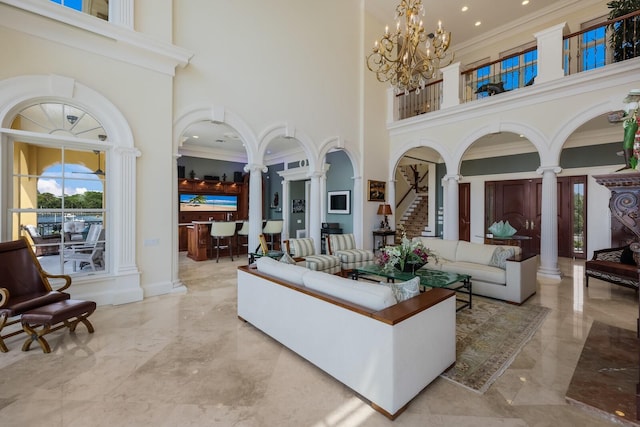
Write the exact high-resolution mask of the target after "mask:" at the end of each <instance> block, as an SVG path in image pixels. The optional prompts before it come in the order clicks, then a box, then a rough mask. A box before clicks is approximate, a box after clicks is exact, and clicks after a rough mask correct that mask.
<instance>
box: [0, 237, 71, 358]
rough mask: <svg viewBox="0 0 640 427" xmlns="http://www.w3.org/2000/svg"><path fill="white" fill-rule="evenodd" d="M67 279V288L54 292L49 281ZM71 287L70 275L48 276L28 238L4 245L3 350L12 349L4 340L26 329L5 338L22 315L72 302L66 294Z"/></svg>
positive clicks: (0, 279)
mask: <svg viewBox="0 0 640 427" xmlns="http://www.w3.org/2000/svg"><path fill="white" fill-rule="evenodd" d="M52 278H56V279H62V280H64V285H63V286H62V287H60V288H58V289H57V290H53V289H52V287H51V284H50V283H49V279H52ZM69 286H71V277H69V276H68V275H64V274H60V275H53V274H48V273H46V272H45V271H44V270H42V267H41V266H40V262H39V261H38V258H36V255H35V254H34V252H33V251H32V250H31V248H30V245H29V243H28V242H27V239H26V238H25V237H22V238H21V239H20V240H14V241H10V242H2V243H0V351H2V352H3V353H4V352H7V351H9V349H8V348H7V346H6V345H5V343H4V339H5V338H8V337H12V336H14V335H17V334H20V333H22V332H24V331H23V329H22V328H20V329H19V330H14V331H12V332H9V333H6V334H5V335H2V329H3V328H5V327H7V326H10V325H13V324H16V323H18V322H20V317H19V316H20V315H21V314H23V313H25V312H27V311H29V310H32V309H34V308H39V307H42V306H45V305H49V304H52V303H55V302H59V301H64V300H68V299H69V297H70V295H69V294H68V293H66V292H62V291H64V290H65V289H67V288H68V287H69Z"/></svg>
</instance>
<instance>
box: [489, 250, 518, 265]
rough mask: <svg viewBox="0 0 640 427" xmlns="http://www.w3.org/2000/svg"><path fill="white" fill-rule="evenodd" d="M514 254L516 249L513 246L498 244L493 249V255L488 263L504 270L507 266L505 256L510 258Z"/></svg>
mask: <svg viewBox="0 0 640 427" xmlns="http://www.w3.org/2000/svg"><path fill="white" fill-rule="evenodd" d="M515 254H516V250H515V249H514V248H504V247H502V246H498V247H497V248H495V250H494V251H493V255H492V256H491V260H490V261H489V265H491V266H493V267H498V268H501V269H503V270H504V269H506V268H507V258H511V257H512V256H514V255H515Z"/></svg>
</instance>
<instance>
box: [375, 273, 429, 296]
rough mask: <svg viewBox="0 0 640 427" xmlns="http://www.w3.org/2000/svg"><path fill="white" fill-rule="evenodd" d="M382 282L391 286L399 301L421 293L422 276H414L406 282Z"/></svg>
mask: <svg viewBox="0 0 640 427" xmlns="http://www.w3.org/2000/svg"><path fill="white" fill-rule="evenodd" d="M380 284H381V285H382V286H386V287H388V288H390V289H391V291H392V292H393V295H394V296H395V297H396V301H398V302H401V301H404V300H408V299H409V298H413V297H415V296H416V295H420V277H414V278H413V279H411V280H407V281H406V282H396V283H392V282H380Z"/></svg>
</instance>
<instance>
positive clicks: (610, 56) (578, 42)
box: [394, 10, 640, 120]
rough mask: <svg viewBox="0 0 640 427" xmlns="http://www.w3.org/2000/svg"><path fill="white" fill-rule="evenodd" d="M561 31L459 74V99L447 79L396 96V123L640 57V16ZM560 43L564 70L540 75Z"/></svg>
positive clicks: (546, 71) (637, 13)
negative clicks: (541, 61) (544, 56)
mask: <svg viewBox="0 0 640 427" xmlns="http://www.w3.org/2000/svg"><path fill="white" fill-rule="evenodd" d="M562 29H563V28H562V26H556V27H552V28H551V29H549V30H548V31H549V32H551V33H552V34H554V36H553V37H548V34H545V35H544V36H543V37H542V38H540V37H538V38H537V45H536V46H533V47H531V48H528V49H525V50H523V51H521V52H518V53H514V54H512V55H508V56H505V57H502V58H500V59H498V60H495V61H492V62H488V63H486V64H482V65H479V66H476V67H474V68H471V69H469V70H465V71H464V72H461V73H459V75H458V78H459V82H458V84H459V89H458V90H459V93H458V94H446V93H443V91H444V90H447V89H449V90H451V88H452V87H453V88H454V89H456V87H455V86H451V83H452V82H451V81H448V80H447V77H446V76H445V77H444V79H441V80H437V81H434V82H431V83H430V84H429V85H427V87H426V88H425V90H423V91H421V92H420V93H419V94H416V93H415V92H410V93H409V94H407V95H405V94H400V95H397V96H396V99H395V103H394V110H395V114H394V120H401V119H406V118H409V117H414V116H417V115H420V114H424V113H429V112H432V111H437V110H439V109H440V108H441V107H442V105H445V104H446V107H444V108H447V107H449V106H452V105H457V104H459V103H466V102H471V101H475V100H477V99H480V98H484V97H487V96H493V95H498V94H500V93H504V92H508V91H511V90H515V89H518V88H522V87H525V86H529V85H532V84H535V79H536V77H537V76H541V75H543V74H545V76H544V77H545V80H546V81H548V80H552V79H557V78H562V74H560V73H558V72H556V71H555V68H554V67H558V68H557V69H558V70H560V71H562V70H564V76H568V75H571V74H576V73H580V72H583V71H588V70H591V69H594V68H599V67H604V66H606V65H608V64H612V63H614V62H620V61H625V60H627V59H631V58H635V57H638V56H640V34H639V33H640V10H637V11H635V12H633V13H629V14H627V15H624V16H621V17H619V18H616V19H613V20H609V21H604V22H601V23H598V24H596V25H593V26H591V27H589V28H585V29H583V30H581V31H578V32H576V33H573V34H569V35H566V36H563V35H562ZM541 33H544V32H541ZM560 42H561V43H562V52H563V57H562V61H563V63H562V64H561V65H562V68H560V64H557V65H556V64H548V65H547V70H541V69H539V67H538V54H539V53H540V52H542V53H544V52H545V51H546V52H548V51H552V52H553V51H557V43H560ZM545 43H546V44H545ZM550 43H551V44H550ZM549 66H551V70H549ZM455 75H456V74H453V75H450V76H449V78H450V79H451V78H455ZM452 76H453V77H452ZM447 82H448V83H447Z"/></svg>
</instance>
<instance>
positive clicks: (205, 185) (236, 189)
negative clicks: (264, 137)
mask: <svg viewBox="0 0 640 427" xmlns="http://www.w3.org/2000/svg"><path fill="white" fill-rule="evenodd" d="M247 178H248V175H246V176H245V177H244V180H243V181H242V182H223V181H209V180H202V179H185V178H178V193H179V194H196V195H197V194H202V195H207V194H218V195H236V196H238V210H237V211H236V212H217V211H179V212H178V223H179V227H178V244H179V248H180V250H181V251H186V250H187V248H188V234H187V224H189V225H190V224H191V223H192V222H193V221H239V220H246V219H249V184H248V182H247Z"/></svg>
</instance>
